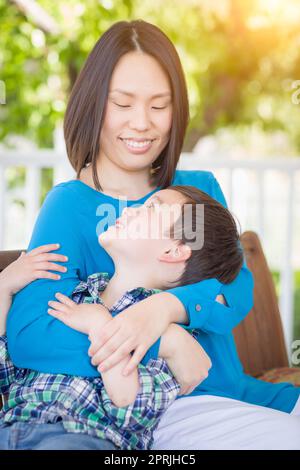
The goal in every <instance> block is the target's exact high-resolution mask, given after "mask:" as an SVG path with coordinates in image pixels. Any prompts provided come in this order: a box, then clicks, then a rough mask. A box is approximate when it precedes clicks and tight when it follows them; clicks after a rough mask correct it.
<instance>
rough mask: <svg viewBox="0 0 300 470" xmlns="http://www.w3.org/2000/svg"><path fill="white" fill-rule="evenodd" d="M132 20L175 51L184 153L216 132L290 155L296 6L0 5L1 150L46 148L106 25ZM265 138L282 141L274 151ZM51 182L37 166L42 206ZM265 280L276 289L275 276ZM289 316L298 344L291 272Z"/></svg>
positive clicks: (247, 1)
mask: <svg viewBox="0 0 300 470" xmlns="http://www.w3.org/2000/svg"><path fill="white" fill-rule="evenodd" d="M34 5H37V7H38V9H36V8H34ZM137 18H142V19H144V20H146V21H149V22H152V23H154V24H156V25H157V26H159V27H160V28H161V29H162V30H163V31H164V32H165V33H166V34H167V35H168V36H169V38H170V39H171V40H172V41H173V43H174V44H175V46H176V48H177V51H178V53H179V55H180V58H181V61H182V64H183V67H184V71H185V74H186V78H187V83H188V90H189V99H190V113H191V121H190V125H189V128H188V132H187V135H186V140H185V144H184V148H183V151H188V152H189V151H192V150H193V148H194V146H195V144H196V143H197V142H198V141H199V139H201V138H202V137H204V136H208V135H218V133H219V132H220V130H222V132H223V131H224V129H225V130H226V135H230V136H231V139H232V140H234V141H235V142H239V143H240V145H241V146H246V145H247V144H248V143H250V136H252V140H251V152H252V154H254V155H255V154H259V153H260V154H262V155H265V156H273V155H275V154H277V152H278V151H280V156H285V155H286V156H298V155H299V153H300V112H299V106H297V104H298V102H297V99H298V95H297V83H296V81H297V79H300V28H299V24H300V5H299V0H285V1H284V0H215V1H212V0H211V1H209V0H184V1H176V0H151V1H145V0H144V1H142V0H134V1H131V0H101V1H100V0H84V1H80V0H65V1H64V0H62V1H60V2H53V1H50V0H39V1H38V2H27V6H26V2H18V1H8V0H0V80H2V81H3V82H4V83H5V87H6V105H5V106H0V144H3V145H5V146H10V145H11V141H10V139H9V137H10V136H11V134H16V135H22V136H25V137H27V138H28V139H30V141H33V142H35V143H36V145H37V146H38V147H52V145H53V131H54V129H55V127H56V126H57V125H58V124H61V122H62V119H63V115H64V111H65V108H66V103H67V98H68V94H69V92H70V89H71V88H72V85H73V83H74V81H75V79H76V76H77V74H78V71H79V70H80V68H81V66H82V64H83V62H84V60H85V59H86V57H87V55H88V53H89V52H90V50H91V48H92V47H93V45H94V43H95V42H96V41H97V40H98V38H99V37H100V35H101V34H102V33H103V32H104V31H105V30H106V29H107V28H108V27H109V26H110V25H111V24H112V23H114V22H116V21H119V20H127V19H128V20H130V19H137ZM298 88H300V85H299V87H298ZM293 97H294V98H293ZM299 100H300V93H299ZM276 133H277V134H276ZM278 133H279V134H278ZM274 135H280V136H281V137H282V139H281V140H280V142H281V146H278V139H277V140H276V139H273V137H272V136H274ZM253 136H254V137H253ZM262 136H263V137H262ZM265 136H267V137H266V138H265ZM268 136H269V138H268ZM232 140H231V141H230V142H232ZM253 141H254V143H253ZM229 145H231V143H229ZM249 145H250V144H249ZM7 176H8V185H9V188H14V187H17V186H19V185H21V184H23V182H24V169H22V168H11V169H9V171H8V173H7ZM51 185H52V170H47V169H45V170H43V175H42V193H41V202H42V200H43V198H44V197H45V194H46V193H47V191H48V190H49V189H50V188H51ZM20 204H23V202H22V201H20ZM273 277H274V280H275V283H276V288H277V291H278V289H279V274H278V273H277V272H273ZM295 312H297V314H296V321H295V331H294V337H295V338H300V272H296V273H295Z"/></svg>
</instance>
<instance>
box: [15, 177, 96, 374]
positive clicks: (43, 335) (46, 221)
mask: <svg viewBox="0 0 300 470" xmlns="http://www.w3.org/2000/svg"><path fill="white" fill-rule="evenodd" d="M74 196H76V195H75V194H74V192H73V191H72V190H71V189H70V188H69V187H68V186H67V187H66V186H65V185H64V184H62V185H58V186H55V187H54V188H52V190H51V191H50V192H49V193H48V194H47V197H46V199H45V201H44V203H43V206H42V207H41V209H40V212H39V215H38V218H37V220H36V223H35V226H34V229H33V234H32V237H31V240H30V243H29V247H28V251H29V250H31V249H34V248H35V247H37V246H40V245H43V244H46V243H57V242H59V243H60V248H59V249H57V250H56V251H55V253H56V254H61V253H63V254H64V255H66V256H67V257H68V261H67V262H66V263H64V265H65V266H66V267H67V272H65V273H61V278H60V279H59V280H58V281H56V282H53V280H52V279H37V280H35V281H34V282H31V283H30V284H29V285H28V286H26V287H24V288H23V289H22V290H21V291H20V292H18V293H17V294H16V295H15V296H14V298H13V303H12V306H11V308H10V311H9V313H8V318H7V338H8V351H9V354H10V356H11V359H12V361H13V363H14V364H15V365H16V366H17V367H24V368H29V369H33V370H38V371H40V372H45V373H62V374H63V373H66V374H70V375H82V376H91V377H97V376H99V373H98V372H97V369H96V368H95V367H93V366H92V365H91V363H90V359H89V357H88V355H87V350H88V348H89V345H90V343H89V341H88V338H87V336H86V335H83V334H82V333H79V332H78V331H75V330H73V329H72V328H69V327H67V326H66V325H64V324H63V323H61V322H59V321H57V320H56V319H55V318H52V317H51V316H50V315H48V313H47V308H48V300H50V299H51V298H53V297H54V294H55V292H57V291H58V290H59V291H60V292H62V293H63V294H66V295H70V294H71V293H72V291H73V290H74V288H75V286H76V285H78V283H79V282H80V281H81V279H85V278H86V276H87V273H86V272H85V261H84V259H83V256H82V252H83V247H84V246H85V245H84V243H85V241H84V240H82V238H81V236H80V234H79V232H80V231H79V229H78V225H79V222H78V214H79V213H80V203H81V201H78V200H76V198H74Z"/></svg>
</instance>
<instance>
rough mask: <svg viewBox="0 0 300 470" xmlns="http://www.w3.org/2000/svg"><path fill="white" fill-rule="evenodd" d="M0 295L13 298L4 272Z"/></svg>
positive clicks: (1, 278) (0, 279)
mask: <svg viewBox="0 0 300 470" xmlns="http://www.w3.org/2000/svg"><path fill="white" fill-rule="evenodd" d="M0 293H1V295H6V296H9V297H12V296H13V292H12V290H11V288H10V287H9V285H8V283H7V280H6V278H5V274H4V272H3V271H2V272H1V273H0Z"/></svg>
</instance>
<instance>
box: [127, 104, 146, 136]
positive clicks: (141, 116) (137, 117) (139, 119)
mask: <svg viewBox="0 0 300 470" xmlns="http://www.w3.org/2000/svg"><path fill="white" fill-rule="evenodd" d="M130 125H131V128H132V129H137V130H139V131H141V132H142V131H145V130H147V129H149V126H150V119H149V115H148V110H147V109H145V108H144V107H142V106H141V107H139V108H136V109H135V110H133V112H132V117H131V122H130Z"/></svg>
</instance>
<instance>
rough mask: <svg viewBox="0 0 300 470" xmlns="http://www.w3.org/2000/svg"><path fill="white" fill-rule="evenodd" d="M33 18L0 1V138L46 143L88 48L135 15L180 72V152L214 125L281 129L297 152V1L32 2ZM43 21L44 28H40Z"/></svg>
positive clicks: (299, 69)
mask: <svg viewBox="0 0 300 470" xmlns="http://www.w3.org/2000/svg"><path fill="white" fill-rule="evenodd" d="M38 5H39V6H40V7H42V8H43V11H44V13H45V16H46V18H47V15H48V21H46V22H45V21H42V20H43V15H34V14H33V12H32V11H30V9H29V10H24V9H22V8H21V7H20V6H19V4H18V2H17V1H15V2H13V1H9V0H0V20H1V23H0V25H1V26H0V28H1V29H0V80H3V81H4V82H5V86H6V101H7V103H6V105H1V106H0V123H1V125H0V141H1V140H3V139H4V138H5V136H7V135H8V134H9V133H17V134H22V135H26V136H28V137H29V138H31V139H33V140H34V141H35V142H36V143H37V144H38V145H39V146H43V147H45V146H51V145H52V134H53V130H54V127H55V125H56V123H58V122H59V121H61V120H62V118H63V114H64V111H65V106H66V102H67V98H68V94H69V91H70V88H71V86H72V84H73V83H74V80H75V78H76V75H77V73H78V71H79V69H80V67H81V66H82V64H83V62H84V60H85V58H86V57H87V55H88V53H89V51H90V50H91V48H92V47H93V45H94V43H95V42H96V41H97V39H98V38H99V37H100V35H101V34H102V33H103V32H104V31H105V30H106V29H107V28H108V27H109V26H110V25H111V24H113V23H114V22H116V21H119V20H127V19H135V18H142V19H145V20H146V21H150V22H152V23H154V24H156V25H158V26H159V27H161V28H162V29H163V31H164V32H165V33H166V34H167V35H168V36H169V37H170V38H171V40H172V41H173V42H174V44H175V46H176V48H177V50H178V52H179V55H180V57H181V60H182V63H183V66H184V70H185V73H186V77H187V82H188V88H189V96H190V110H191V121H190V125H189V130H188V133H187V139H186V143H185V148H184V150H191V149H192V148H193V146H194V145H195V143H196V142H197V141H198V139H199V138H200V137H201V136H203V135H206V134H209V133H213V132H215V131H216V129H218V128H219V127H224V126H234V127H237V126H247V125H251V124H253V123H258V124H259V125H260V126H261V128H262V129H264V130H265V131H270V130H274V129H281V130H284V131H285V132H286V133H287V134H288V136H289V138H290V140H291V142H292V143H293V145H294V146H295V148H296V149H297V150H299V149H300V126H299V121H300V105H299V106H297V105H296V104H293V102H292V94H293V90H292V83H293V82H294V81H295V80H298V79H300V61H299V58H300V52H299V51H300V48H299V42H300V30H299V27H298V24H299V20H300V9H299V5H298V0H286V1H283V0H277V1H276V0H264V1H262V0H218V1H215V2H213V1H209V0H185V1H184V2H183V1H180V0H178V1H176V0H151V2H148V1H143V0H135V1H134V0H127V1H124V0H123V1H122V0H102V1H100V0H84V1H83V0H62V1H61V2H52V1H50V0H39V2H38ZM45 25H46V26H45Z"/></svg>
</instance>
